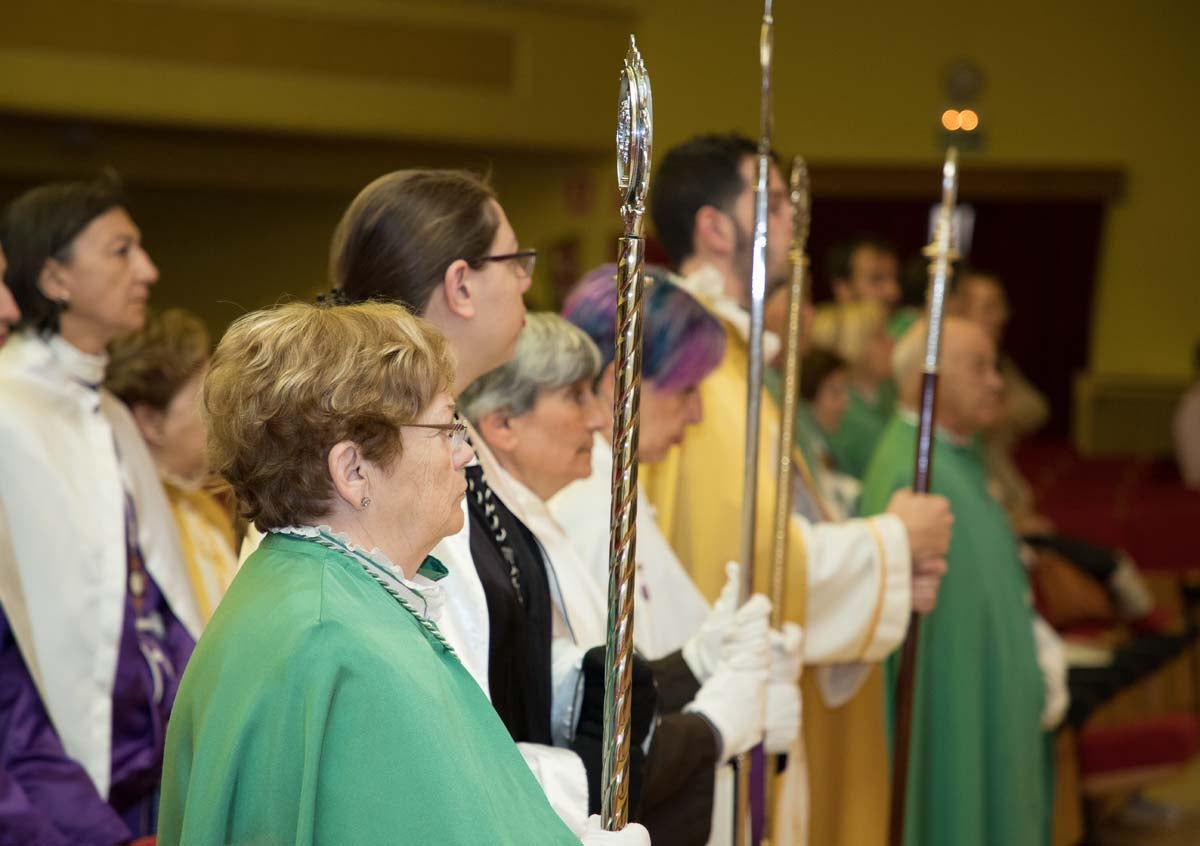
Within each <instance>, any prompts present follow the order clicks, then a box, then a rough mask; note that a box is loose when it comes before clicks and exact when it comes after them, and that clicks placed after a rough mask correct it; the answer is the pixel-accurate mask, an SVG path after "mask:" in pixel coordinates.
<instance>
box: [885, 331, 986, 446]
mask: <svg viewBox="0 0 1200 846" xmlns="http://www.w3.org/2000/svg"><path fill="white" fill-rule="evenodd" d="M925 338H926V323H925V321H924V320H921V321H918V322H917V323H916V324H914V325H913V326H912V328H910V329H909V330H908V332H907V333H905V335H904V337H903V338H901V339H900V342H899V343H898V344H897V345H896V350H895V353H894V354H893V357H892V362H893V366H894V370H895V374H896V384H897V385H898V386H899V389H900V397H901V399H902V400H903V401H904V403H905V404H906V405H909V406H916V405H917V404H918V402H919V400H920V395H921V372H922V364H923V363H924V357H925ZM1002 387H1003V385H1002V382H1001V380H1000V373H999V371H998V370H997V369H996V345H995V344H994V343H992V340H991V338H989V337H988V334H987V332H986V331H984V329H983V328H982V327H981V326H980V325H979V324H977V323H975V322H974V321H971V320H967V319H966V318H963V317H956V316H953V315H948V316H946V317H945V318H944V319H943V321H942V353H941V361H940V364H939V369H938V398H937V422H938V425H939V426H942V427H944V428H946V429H949V430H950V431H951V432H953V433H954V434H956V435H959V436H961V437H970V436H971V435H974V434H976V433H977V432H979V431H980V430H982V429H986V428H987V427H988V426H991V425H992V424H993V423H995V421H996V416H997V414H998V413H999V411H1000V390H1001V388H1002Z"/></svg>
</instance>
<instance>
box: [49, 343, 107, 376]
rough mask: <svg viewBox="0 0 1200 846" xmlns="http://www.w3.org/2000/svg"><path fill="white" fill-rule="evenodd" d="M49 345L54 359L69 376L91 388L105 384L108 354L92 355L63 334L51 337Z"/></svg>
mask: <svg viewBox="0 0 1200 846" xmlns="http://www.w3.org/2000/svg"><path fill="white" fill-rule="evenodd" d="M48 346H49V347H50V352H51V354H53V356H54V361H55V362H56V363H57V364H58V366H59V367H61V368H62V369H63V371H64V372H65V373H66V374H67V376H68V377H69V378H71V379H73V380H74V381H76V382H78V383H79V384H81V385H84V386H86V387H89V388H93V389H95V388H99V387H100V386H101V385H102V384H104V369H105V368H106V367H108V356H107V355H104V354H103V353H101V354H100V355H90V354H88V353H85V352H83V351H82V350H80V349H79V348H78V347H76V346H74V345H73V344H71V343H70V342H69V341H67V340H66V339H65V338H63V336H62V335H54V336H52V337H51V338H50V340H49V343H48Z"/></svg>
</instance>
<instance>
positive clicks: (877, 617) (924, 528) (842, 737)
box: [644, 136, 952, 846]
mask: <svg viewBox="0 0 1200 846" xmlns="http://www.w3.org/2000/svg"><path fill="white" fill-rule="evenodd" d="M755 154H756V147H755V144H754V142H752V141H750V140H749V139H746V138H742V137H738V136H703V137H700V138H696V139H693V140H691V141H689V142H686V143H684V144H682V145H680V146H679V147H676V148H674V149H672V150H671V151H669V152H668V153H667V155H666V156H665V158H664V160H663V162H662V164H661V165H660V166H659V169H658V172H657V174H656V178H655V185H654V193H653V195H652V197H651V213H652V215H653V218H654V223H655V227H656V230H657V234H658V237H659V239H660V241H661V242H662V244H663V246H664V247H665V248H666V250H667V252H668V253H669V254H670V255H671V258H672V259H673V260H674V261H675V262H676V264H677V265H678V267H679V270H680V272H681V274H682V275H683V277H684V278H683V279H682V281H681V284H682V285H683V286H684V287H686V288H687V289H688V290H689V291H690V292H691V293H692V294H693V295H695V296H696V297H697V298H698V299H700V301H701V302H702V303H704V304H705V306H706V307H708V308H709V309H710V310H711V311H712V312H713V313H714V314H715V315H716V316H717V317H718V318H720V319H721V321H722V323H723V324H724V326H725V330H726V336H727V346H726V354H725V358H724V360H723V361H722V363H721V366H720V367H719V368H718V369H717V370H716V371H715V372H714V373H713V374H712V375H711V376H710V377H709V378H708V379H706V380H705V381H704V382H703V383H702V384H701V386H700V388H699V390H700V393H701V399H702V402H703V404H704V410H705V413H704V420H703V422H702V423H701V424H699V425H697V426H695V427H694V428H692V429H691V430H689V432H688V435H687V438H686V439H685V440H684V441H683V443H682V444H680V445H679V446H678V447H677V448H675V449H674V450H673V451H672V453H671V454H670V455H669V456H668V457H667V459H666V460H665V461H663V462H661V463H660V464H658V465H655V466H653V467H648V468H645V470H644V473H645V476H644V478H645V479H646V481H647V486H646V488H647V492H648V493H649V495H650V498H651V500H652V501H653V502H654V504H655V507H656V508H657V509H658V514H659V521H660V524H661V526H662V528H663V530H664V532H665V533H666V534H667V537H668V538H669V539H670V540H671V543H672V545H673V546H674V548H675V551H676V552H677V553H678V554H679V557H680V559H681V560H682V561H683V562H684V564H685V565H686V566H687V567H688V568H689V569H690V571H691V574H692V577H693V579H694V580H695V582H696V584H697V585H699V587H700V589H701V590H702V591H704V592H705V593H706V594H707V595H708V596H709V598H710V599H711V598H713V597H715V596H716V594H717V592H718V591H719V589H720V587H721V584H722V583H723V573H724V565H725V562H727V561H730V560H736V559H737V558H738V556H739V549H740V527H739V519H740V514H741V499H742V466H741V461H742V456H743V446H744V442H745V432H746V396H747V389H746V371H747V367H746V365H747V359H748V346H747V341H746V335H747V330H748V327H749V315H748V313H747V310H746V309H747V305H748V301H749V279H750V264H751V259H750V254H751V231H752V227H753V217H754V212H753V206H754V188H753V184H754V173H755V167H756V164H755V158H756V156H755ZM786 196H787V195H786V189H785V187H784V184H783V180H782V177H781V176H780V174H779V172H778V169H777V168H775V167H774V166H773V167H772V169H771V181H770V200H769V220H768V242H767V243H768V260H767V277H768V280H767V281H768V289H770V288H772V287H775V286H778V285H779V284H782V283H783V282H784V281H785V280H786V279H787V278H788V273H789V269H788V262H787V247H788V240H789V238H790V232H791V223H792V208H791V206H790V204H789V203H788V202H787V200H786ZM778 343H779V341H778V338H775V337H774V336H769V337H768V340H767V345H768V347H769V348H768V349H767V351H766V355H767V358H768V359H770V358H771V357H773V355H774V353H775V352H776V351H777V346H778ZM778 429H779V412H778V409H777V408H776V407H775V405H774V403H773V402H772V401H771V399H770V397H769V396H768V395H767V394H766V393H765V392H764V394H763V405H762V428H761V431H760V450H759V471H758V485H759V488H758V521H757V525H756V532H755V535H756V549H757V560H758V561H759V562H760V566H759V567H758V568H757V573H756V577H757V585H756V587H757V588H758V589H759V590H764V589H765V588H766V584H767V580H768V575H769V574H768V572H767V569H768V568H767V566H766V564H765V563H761V562H766V561H767V560H768V559H767V551H768V548H769V543H770V538H771V535H772V531H771V521H772V513H773V511H774V506H773V503H774V500H775V472H774V468H775V464H776V462H775V456H776V454H777V449H778V448H777V442H778ZM793 460H794V461H795V462H796V463H797V466H798V469H799V471H800V472H799V474H798V476H799V478H800V479H801V480H804V479H806V478H811V476H810V475H809V474H808V472H807V468H805V467H804V466H803V459H802V458H801V457H800V455H799V452H798V451H797V450H793ZM798 493H799V494H800V495H799V496H797V497H796V502H797V509H796V511H797V513H796V514H795V515H794V519H793V520H792V524H791V527H790V536H789V560H788V572H787V584H788V591H787V598H786V603H785V609H784V611H785V616H786V618H787V619H788V620H791V621H794V622H796V623H799V624H801V625H803V626H804V627H805V661H806V664H808V665H809V666H810V667H814V666H815V667H817V668H819V670H818V672H817V673H816V674H815V676H816V678H814V674H813V673H809V674H806V675H805V682H804V693H805V697H804V707H805V712H806V719H805V726H804V731H803V733H802V738H803V739H804V740H805V742H806V743H807V744H808V746H809V750H808V751H809V754H808V756H807V778H806V770H805V766H804V761H805V758H804V754H803V751H802V750H801V749H796V750H795V752H796V753H797V754H794V755H793V756H792V757H791V758H790V759H789V760H790V764H789V768H788V774H787V775H786V776H785V779H784V787H783V789H781V790H780V791H779V792H778V795H779V796H780V799H779V804H778V806H777V808H776V813H775V815H774V817H773V819H774V822H775V842H776V843H778V844H802V843H805V842H809V840H810V839H811V842H812V843H819V844H821V846H826V844H832V845H833V846H837V844H847V846H851V844H853V846H871V844H874V843H879V844H882V843H883V841H884V833H885V830H886V818H887V800H888V784H887V780H888V779H887V772H888V770H887V753H886V743H885V734H884V726H883V699H882V687H881V684H880V681H879V673H878V670H877V664H878V662H879V661H881V660H882V659H883V658H885V657H886V656H887V655H888V654H889V653H890V652H892V651H893V650H894V649H895V648H896V647H897V646H898V645H899V643H900V642H901V640H902V639H903V637H904V634H905V631H906V629H907V624H908V617H909V614H910V612H911V611H912V610H913V609H914V607H915V608H917V609H919V610H928V609H931V608H932V606H933V603H934V602H935V601H936V593H937V583H938V579H939V578H940V574H941V572H942V570H943V569H944V564H943V562H942V561H941V556H942V555H943V554H944V552H945V550H946V548H947V546H948V544H949V536H950V525H951V522H952V518H951V516H950V512H949V508H948V505H947V503H946V502H945V500H944V499H942V498H940V497H917V496H915V495H912V494H910V493H907V492H900V493H898V494H897V497H896V498H895V499H893V500H892V502H891V503H890V504H889V507H888V511H887V513H885V514H881V515H878V516H874V517H871V518H868V519H865V520H850V521H844V522H840V523H833V522H821V518H822V514H821V511H820V503H819V500H818V499H817V498H816V497H815V495H812V493H811V491H810V490H809V489H808V488H806V487H805V485H804V484H803V482H801V484H800V485H798ZM806 515H807V516H806ZM914 562H916V563H915V565H914ZM854 665H858V666H854ZM806 781H807V782H808V783H809V785H806V784H805V782H806ZM810 789H811V799H810V796H809V790H810ZM810 805H811V808H812V812H811V815H810V814H809V813H808V811H807V808H808V807H809V806H810ZM810 816H811V820H810ZM810 829H811V838H810V837H809V830H810Z"/></svg>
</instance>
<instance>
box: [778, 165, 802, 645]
mask: <svg viewBox="0 0 1200 846" xmlns="http://www.w3.org/2000/svg"><path fill="white" fill-rule="evenodd" d="M789 194H790V196H791V201H792V207H793V208H794V209H795V217H794V218H793V219H792V247H791V250H790V251H789V254H788V258H789V260H790V261H791V265H792V280H791V284H790V285H789V286H788V307H787V338H786V339H785V341H784V347H783V406H782V408H781V409H780V414H781V419H780V424H779V468H778V476H777V479H778V482H777V484H776V489H775V490H776V496H775V524H774V532H773V536H772V543H771V628H773V629H779V628H781V627H782V626H783V612H784V605H785V601H786V599H787V556H788V528H789V526H790V525H791V522H792V441H793V440H794V438H795V431H796V395H797V393H798V392H799V389H800V347H801V338H800V323H801V320H800V317H801V312H802V310H803V301H804V279H805V277H806V276H807V275H808V256H807V255H806V254H805V246H806V244H807V243H808V229H809V221H810V220H811V219H812V216H811V212H810V206H809V191H808V168H807V167H805V165H804V159H803V158H801V157H800V156H796V157H795V158H793V159H792V172H791V176H790V178H789Z"/></svg>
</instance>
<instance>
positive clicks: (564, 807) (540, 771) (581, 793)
mask: <svg viewBox="0 0 1200 846" xmlns="http://www.w3.org/2000/svg"><path fill="white" fill-rule="evenodd" d="M517 749H519V750H521V755H522V756H524V758H525V763H526V764H528V765H529V769H530V771H531V772H532V773H533V777H534V778H536V779H537V781H538V784H540V785H541V786H542V791H543V792H544V793H545V794H546V798H547V799H548V800H549V801H550V807H551V808H553V809H554V812H555V813H556V814H558V816H559V819H561V820H562V821H563V822H564V823H566V825H567V828H569V829H571V831H572V833H574V834H575V836H576V837H579V836H580V835H581V834H582V833H583V829H584V826H585V825H586V824H587V819H588V783H587V771H586V770H585V769H584V768H583V759H582V758H580V757H579V756H578V755H576V754H575V753H574V752H572V751H571V750H570V749H558V748H557V747H554V746H542V745H541V744H538V743H518V744H517Z"/></svg>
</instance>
